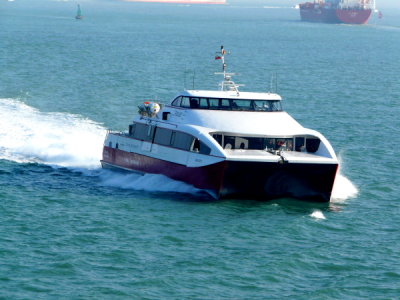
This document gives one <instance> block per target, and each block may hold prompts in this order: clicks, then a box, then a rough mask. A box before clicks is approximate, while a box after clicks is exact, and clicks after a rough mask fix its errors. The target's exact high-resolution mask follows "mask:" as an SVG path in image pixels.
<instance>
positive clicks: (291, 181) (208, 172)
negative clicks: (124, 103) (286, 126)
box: [101, 146, 338, 202]
mask: <svg viewBox="0 0 400 300" xmlns="http://www.w3.org/2000/svg"><path fill="white" fill-rule="evenodd" d="M101 163H102V166H103V168H110V169H119V170H125V171H133V172H138V173H142V174H145V173H151V174H163V175H165V176H168V177H170V178H172V179H175V180H179V181H183V182H186V183H189V184H192V185H193V186H195V187H197V188H199V189H204V190H207V191H211V192H212V193H213V194H214V195H215V197H216V198H218V199H219V198H245V199H261V200H270V199H276V198H282V197H293V198H298V199H303V200H308V201H316V202H329V200H330V198H331V192H332V188H333V183H334V180H335V176H336V172H337V168H338V165H337V164H304V163H290V162H289V163H276V162H247V161H227V160H225V161H221V162H218V163H215V164H211V165H206V166H202V167H187V166H185V165H181V164H177V163H173V162H169V161H165V160H160V159H157V158H153V157H150V156H145V155H142V154H137V153H130V152H126V151H123V150H120V149H115V148H110V147H107V146H105V147H104V149H103V160H102V161H101Z"/></svg>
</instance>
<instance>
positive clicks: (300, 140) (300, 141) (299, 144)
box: [295, 137, 305, 151]
mask: <svg viewBox="0 0 400 300" xmlns="http://www.w3.org/2000/svg"><path fill="white" fill-rule="evenodd" d="M304 141H305V140H304V137H296V140H295V150H296V151H302V150H303V148H304Z"/></svg>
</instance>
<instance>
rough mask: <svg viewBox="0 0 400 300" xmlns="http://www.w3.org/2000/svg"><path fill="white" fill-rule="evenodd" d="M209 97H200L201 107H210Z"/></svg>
mask: <svg viewBox="0 0 400 300" xmlns="http://www.w3.org/2000/svg"><path fill="white" fill-rule="evenodd" d="M208 107H209V105H208V99H207V98H199V108H202V109H208Z"/></svg>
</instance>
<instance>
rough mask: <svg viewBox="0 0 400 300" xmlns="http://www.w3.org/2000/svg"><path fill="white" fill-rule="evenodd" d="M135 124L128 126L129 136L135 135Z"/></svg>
mask: <svg viewBox="0 0 400 300" xmlns="http://www.w3.org/2000/svg"><path fill="white" fill-rule="evenodd" d="M135 127H136V124H132V125H129V135H133V134H134V133H135Z"/></svg>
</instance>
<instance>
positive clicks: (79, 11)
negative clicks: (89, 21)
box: [75, 4, 83, 20]
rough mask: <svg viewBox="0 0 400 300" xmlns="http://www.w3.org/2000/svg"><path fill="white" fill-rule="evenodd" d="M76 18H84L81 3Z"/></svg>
mask: <svg viewBox="0 0 400 300" xmlns="http://www.w3.org/2000/svg"><path fill="white" fill-rule="evenodd" d="M75 19H77V20H82V19H83V16H82V11H81V6H80V5H79V4H78V11H77V12H76V16H75Z"/></svg>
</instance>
